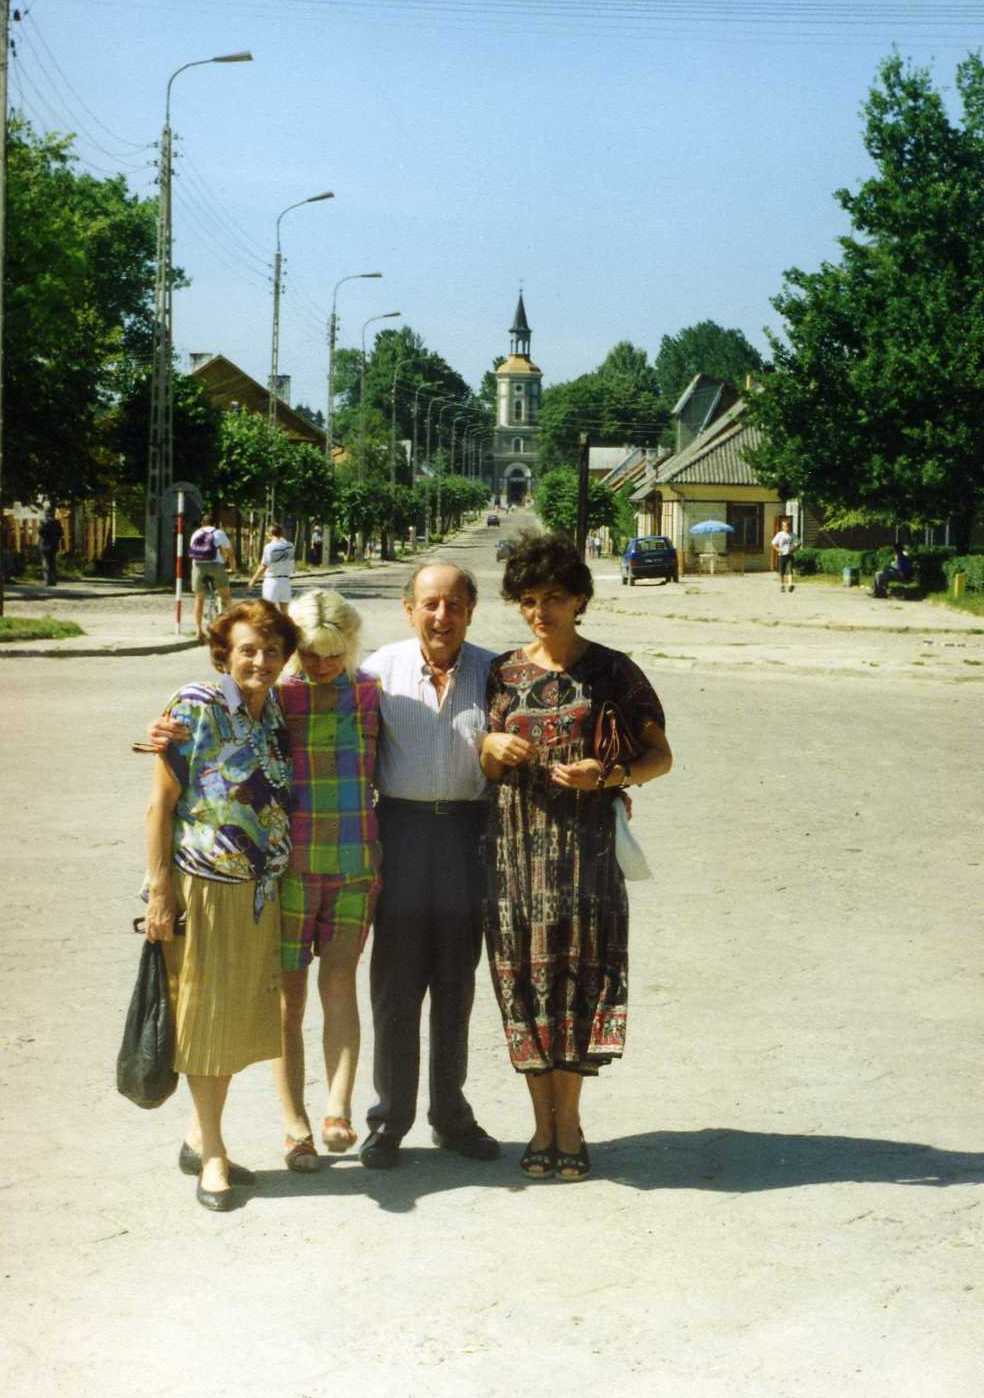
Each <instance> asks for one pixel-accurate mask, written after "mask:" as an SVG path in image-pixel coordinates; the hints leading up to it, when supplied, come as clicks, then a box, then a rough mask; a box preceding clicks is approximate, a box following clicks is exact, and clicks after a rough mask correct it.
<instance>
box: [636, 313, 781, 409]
mask: <svg viewBox="0 0 984 1398" xmlns="http://www.w3.org/2000/svg"><path fill="white" fill-rule="evenodd" d="M654 368H655V371H656V378H657V380H658V382H659V386H660V389H661V391H662V393H663V397H664V398H665V399H666V401H667V403H668V405H669V406H670V407H671V408H672V407H673V404H674V403H675V402H676V401H677V399H678V398H679V397H680V394H681V393H682V392H683V390H684V389H685V388H686V387H687V384H688V383H689V382H690V380H691V379H692V378H693V377H694V375H695V374H708V375H710V377H711V378H715V379H724V380H725V382H726V383H730V384H733V385H734V387H735V388H742V387H744V383H745V378H746V376H747V375H748V374H754V373H757V372H758V371H759V370H760V369H761V368H762V356H761V355H760V354H759V352H758V350H757V349H756V348H755V346H754V345H753V344H750V343H749V341H748V340H747V339H746V338H745V335H744V332H743V331H741V330H726V329H725V328H724V327H723V326H721V325H718V324H717V323H716V321H713V320H701V321H698V323H697V324H696V325H688V326H687V327H686V328H685V329H684V330H681V331H680V332H679V333H678V334H676V335H664V336H663V338H662V340H661V341H660V345H659V353H658V354H657V356H656V359H655V362H654Z"/></svg>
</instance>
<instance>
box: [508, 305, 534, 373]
mask: <svg viewBox="0 0 984 1398" xmlns="http://www.w3.org/2000/svg"><path fill="white" fill-rule="evenodd" d="M509 336H510V338H509V353H510V354H521V355H523V356H524V357H525V358H526V359H529V357H530V325H529V321H528V320H527V319H526V307H525V306H524V305H523V293H522V291H520V293H519V300H518V301H517V302H516V314H515V315H514V316H513V323H512V325H511V326H510V327H509Z"/></svg>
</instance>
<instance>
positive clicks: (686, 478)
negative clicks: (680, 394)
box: [656, 399, 762, 485]
mask: <svg viewBox="0 0 984 1398" xmlns="http://www.w3.org/2000/svg"><path fill="white" fill-rule="evenodd" d="M744 410H745V404H744V402H743V400H741V399H739V400H738V402H737V403H736V404H735V405H734V407H733V408H729V409H728V411H727V412H726V413H724V414H723V415H722V416H721V417H719V418H718V419H717V421H716V422H713V423H712V424H711V426H710V427H708V428H707V429H706V430H705V431H703V432H702V433H701V434H700V436H699V437H695V438H694V440H693V441H692V442H691V443H690V445H689V446H688V447H685V448H684V450H683V451H681V452H680V453H679V454H678V455H676V456H671V457H670V459H669V461H667V462H666V464H665V465H664V466H663V467H662V469H661V470H660V471H659V474H658V476H657V478H656V483H657V484H660V485H664V484H666V485H670V484H673V485H761V481H759V479H758V478H757V476H756V475H755V473H754V471H753V470H752V468H751V466H750V465H749V464H748V461H747V459H746V456H745V453H746V452H747V451H748V450H749V449H751V448H752V447H756V446H758V444H759V443H760V442H761V440H762V433H761V432H760V431H759V429H758V428H757V427H753V426H752V425H751V424H750V423H748V422H745V421H744V420H743V413H744Z"/></svg>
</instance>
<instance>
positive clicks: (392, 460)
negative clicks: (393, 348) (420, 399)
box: [390, 354, 405, 485]
mask: <svg viewBox="0 0 984 1398" xmlns="http://www.w3.org/2000/svg"><path fill="white" fill-rule="evenodd" d="M404 358H405V356H404V355H402V354H401V355H400V356H399V358H398V359H397V361H396V363H395V364H394V365H393V391H392V393H391V394H390V485H396V378H397V375H398V374H399V372H400V365H401V364H402V363H403V360H404Z"/></svg>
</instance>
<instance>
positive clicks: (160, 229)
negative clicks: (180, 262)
mask: <svg viewBox="0 0 984 1398" xmlns="http://www.w3.org/2000/svg"><path fill="white" fill-rule="evenodd" d="M252 61H253V55H252V54H251V53H248V52H246V51H245V50H244V51H243V52H240V53H224V54H219V55H218V56H217V57H216V58H198V59H195V61H194V62H193V63H182V65H181V67H180V68H176V69H175V70H174V72H173V73H172V74H171V76H170V77H169V78H168V80H167V89H166V92H165V96H164V129H163V131H162V132H161V155H160V179H159V187H160V196H159V199H158V208H157V270H156V277H155V282H154V342H153V351H152V358H151V373H150V434H149V441H148V449H147V499H146V504H145V513H144V576H145V577H146V579H147V581H148V582H151V583H156V582H157V581H158V578H159V576H160V572H161V562H162V554H164V553H165V552H166V543H165V540H164V539H163V538H162V537H161V505H162V502H163V499H164V493H165V491H166V490H167V489H168V487H169V486H170V484H171V481H172V478H173V475H174V414H173V404H174V382H173V368H174V366H173V364H172V352H173V350H172V346H173V336H172V319H171V316H172V310H173V306H172V299H173V298H172V281H173V277H172V272H171V253H172V246H173V240H172V231H171V88H172V86H173V84H174V80H175V78H176V77H177V76H178V74H179V73H184V72H186V71H187V70H188V69H189V68H203V67H204V66H205V64H206V63H252Z"/></svg>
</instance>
